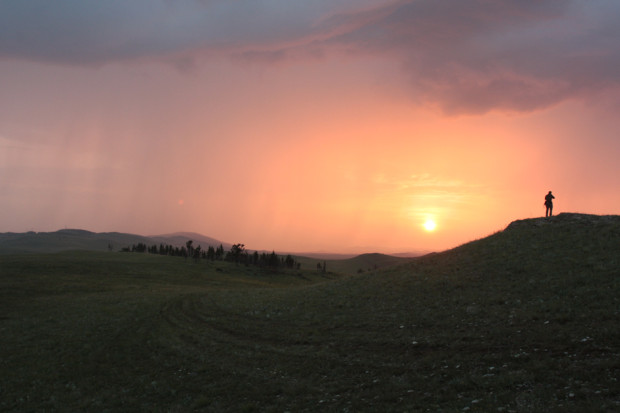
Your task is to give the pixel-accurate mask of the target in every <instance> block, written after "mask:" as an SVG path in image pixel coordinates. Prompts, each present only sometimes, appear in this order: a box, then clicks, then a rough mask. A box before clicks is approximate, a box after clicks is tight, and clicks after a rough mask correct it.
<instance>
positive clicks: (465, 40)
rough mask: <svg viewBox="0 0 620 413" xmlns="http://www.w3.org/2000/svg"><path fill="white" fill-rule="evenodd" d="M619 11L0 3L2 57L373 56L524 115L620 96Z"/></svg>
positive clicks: (458, 5)
mask: <svg viewBox="0 0 620 413" xmlns="http://www.w3.org/2000/svg"><path fill="white" fill-rule="evenodd" d="M618 15H620V3H618V2H616V1H613V0H596V1H584V0H546V1H536V0H518V1H517V0H513V1H506V0H471V1H467V2H464V1H462V0H443V1H436V0H406V1H370V0H369V1H351V0H340V1H327V0H321V1H313V2H291V1H276V0H270V1H261V2H256V1H249V0H247V1H246V0H239V1H223V0H202V1H201V0H179V1H171V0H158V1H153V0H133V1H119V0H110V1H105V2H101V1H95V0H63V1H60V2H49V1H45V0H30V1H20V2H2V3H0V59H8V58H10V59H27V60H36V61H43V62H53V63H57V64H69V65H103V64H106V63H110V62H118V61H132V60H143V59H149V60H151V59H170V58H175V57H176V58H179V59H180V58H181V57H183V58H184V59H187V58H188V57H190V58H194V57H200V58H205V57H207V58H208V56H210V55H212V54H218V55H227V56H230V57H234V58H235V59H243V60H251V61H253V62H258V63H259V64H272V63H273V62H281V61H293V62H294V61H297V59H299V57H300V56H303V57H304V58H305V59H313V58H316V57H317V56H321V57H325V56H328V57H334V56H336V57H342V56H365V57H368V56H370V57H374V56H376V57H378V58H382V59H391V60H393V61H396V62H398V63H399V64H400V65H401V66H402V68H403V71H404V73H405V78H406V80H407V84H406V85H404V86H403V87H407V88H409V89H410V94H411V96H412V99H413V100H414V101H415V102H417V103H421V104H427V105H434V106H438V107H439V108H441V109H442V110H443V111H444V112H446V113H448V114H463V113H465V114H482V113H485V112H488V111H491V110H502V111H517V112H527V111H534V110H538V109H542V108H546V107H549V106H552V105H555V104H558V103H560V102H563V101H566V100H571V99H578V100H583V99H595V98H596V97H597V96H598V95H599V94H600V93H601V92H607V91H609V90H612V91H613V92H614V93H617V92H618V89H620V88H619V85H620V70H618V69H619V68H620V48H618V47H617V39H619V38H620V26H619V25H617V24H616V22H615V18H616V16H618Z"/></svg>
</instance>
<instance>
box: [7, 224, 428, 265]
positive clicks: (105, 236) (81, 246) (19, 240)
mask: <svg viewBox="0 0 620 413" xmlns="http://www.w3.org/2000/svg"><path fill="white" fill-rule="evenodd" d="M190 240H191V241H193V245H194V246H195V247H197V246H199V245H200V246H201V247H203V248H207V247H209V246H213V247H218V246H219V245H220V244H221V245H222V246H223V247H224V249H225V250H227V251H228V250H230V248H231V247H232V244H231V243H228V242H223V241H220V240H218V239H215V238H211V237H207V236H205V235H202V234H198V233H195V232H175V233H172V234H162V235H149V236H143V235H136V234H127V233H122V232H91V231H86V230H83V229H61V230H58V231H54V232H34V231H29V232H20V233H16V232H4V233H0V254H23V253H54V252H61V251H70V250H84V251H120V250H121V249H122V248H124V247H131V246H132V245H137V244H139V243H143V244H146V245H147V246H151V245H159V244H164V245H172V246H175V247H182V246H185V245H186V243H187V241H190ZM266 252H271V251H266ZM276 252H277V253H278V254H283V255H285V254H292V255H296V256H300V255H303V256H305V257H309V258H314V259H327V260H346V259H350V258H353V257H355V256H356V254H336V253H329V252H308V253H299V252H290V251H276ZM427 252H428V251H418V252H412V253H403V254H392V256H395V257H415V256H420V255H423V254H425V253H427Z"/></svg>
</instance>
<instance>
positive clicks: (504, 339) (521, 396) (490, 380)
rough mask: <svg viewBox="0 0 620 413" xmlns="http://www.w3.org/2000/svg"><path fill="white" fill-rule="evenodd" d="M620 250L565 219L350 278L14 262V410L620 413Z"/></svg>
mask: <svg viewBox="0 0 620 413" xmlns="http://www.w3.org/2000/svg"><path fill="white" fill-rule="evenodd" d="M619 248H620V217H617V216H610V217H601V216H592V215H583V214H561V215H559V216H557V217H552V218H548V219H544V218H541V219H528V220H521V221H515V222H514V223H512V224H510V225H509V226H508V227H507V228H506V229H505V230H504V231H501V232H498V233H496V234H493V235H491V236H489V237H486V238H484V239H480V240H477V241H474V242H471V243H468V244H465V245H462V246H460V247H458V248H455V249H452V250H449V251H445V252H442V253H437V254H430V255H427V256H424V257H420V258H416V259H413V260H410V261H407V262H406V263H404V264H402V265H396V266H390V267H389V268H386V269H384V270H379V271H373V272H366V273H364V274H362V275H358V276H353V277H340V278H335V279H330V278H329V277H327V276H326V277H325V278H323V275H322V274H317V273H311V272H306V273H297V272H293V273H288V274H286V273H281V274H278V275H269V274H266V273H261V272H255V270H254V269H251V268H246V267H245V266H235V265H234V264H232V263H231V264H229V265H225V266H224V265H223V266H220V264H218V263H213V264H204V265H203V264H195V263H193V262H191V261H190V262H186V261H185V260H182V259H175V258H174V257H161V256H149V255H147V254H97V255H92V253H90V254H91V255H89V254H82V255H80V254H79V253H74V254H60V255H46V256H40V257H39V259H36V260H33V259H30V258H31V257H28V256H0V264H2V265H0V269H2V270H3V271H4V273H3V277H0V282H1V283H2V285H1V287H2V288H0V291H3V294H4V296H5V299H3V300H0V323H2V324H0V327H1V328H2V332H3V345H2V346H0V360H2V363H0V369H1V370H0V372H2V373H4V374H0V396H1V397H0V410H5V411H15V412H17V411H41V410H50V411H54V410H63V409H64V410H74V411H104V410H106V411H119V412H120V411H153V412H166V411H296V412H297V411H298V412H313V411H316V412H324V411H334V412H335V411H338V412H345V411H350V412H353V411H355V412H365V411H368V412H375V411H381V412H403V411H410V412H426V411H432V412H436V411H444V412H463V411H481V412H519V413H520V412H590V411H597V412H598V411H601V412H615V411H619V410H620V386H619V385H618V379H619V378H620V344H619V343H620V282H619V281H620V262H619V258H620V254H619ZM94 263H96V265H93V264H94ZM271 277H275V278H271ZM312 277H314V278H312ZM229 280H234V282H233V281H229ZM271 280H277V283H276V284H272V283H271ZM289 280H290V282H289ZM318 281H322V282H320V284H314V282H318ZM102 366H103V368H102Z"/></svg>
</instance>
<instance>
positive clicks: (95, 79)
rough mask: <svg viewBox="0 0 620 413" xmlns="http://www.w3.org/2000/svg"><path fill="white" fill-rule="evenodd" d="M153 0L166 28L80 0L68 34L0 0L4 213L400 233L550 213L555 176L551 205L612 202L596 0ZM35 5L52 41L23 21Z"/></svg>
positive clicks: (611, 55) (404, 238) (406, 245)
mask: <svg viewBox="0 0 620 413" xmlns="http://www.w3.org/2000/svg"><path fill="white" fill-rule="evenodd" d="M86 3H88V2H86ZM164 3H166V2H163V3H162V5H161V10H160V7H159V6H158V7H155V10H154V11H149V13H152V14H153V15H152V16H151V17H152V20H157V17H159V18H160V20H161V21H168V22H169V24H168V25H164V26H163V27H164V28H166V27H167V28H168V29H169V31H165V30H164V28H162V26H158V27H157V28H153V27H151V26H149V25H148V24H147V21H146V20H145V19H146V18H145V17H144V16H143V15H142V14H139V13H137V11H139V7H138V6H139V5H140V4H142V5H143V6H144V7H145V8H146V7H147V3H144V2H140V1H137V2H135V3H132V4H133V5H134V6H135V7H133V6H132V10H133V9H134V8H135V10H134V11H136V14H135V15H134V14H132V13H127V15H128V17H127V19H128V21H129V23H131V22H132V19H136V21H135V22H134V23H135V24H134V25H131V24H129V23H127V27H125V26H123V25H122V24H121V27H120V28H117V29H116V30H117V31H120V33H116V31H115V30H112V29H109V30H106V29H105V28H107V27H108V26H107V25H108V24H109V25H112V23H113V20H114V19H113V18H114V17H115V16H117V15H120V14H122V12H123V11H124V10H122V6H119V5H115V6H110V9H109V10H107V11H106V14H103V15H102V14H101V13H99V14H97V13H95V11H98V10H97V7H99V6H97V3H92V4H90V3H89V7H86V6H80V7H77V9H76V8H73V9H71V10H73V11H71V12H68V13H69V15H68V17H67V16H65V17H66V19H67V21H65V22H62V23H63V24H65V25H69V27H71V25H72V24H73V25H74V26H75V27H74V30H76V31H78V32H79V30H80V29H81V26H80V24H81V23H78V22H82V21H83V20H82V19H79V17H83V16H90V17H91V18H96V19H101V21H97V25H96V26H97V27H101V28H102V29H101V33H95V34H94V35H93V34H89V35H87V36H85V38H84V40H82V38H78V39H77V40H75V44H73V43H70V42H69V43H68V40H67V38H66V36H64V35H62V30H61V29H60V27H59V26H60V23H57V22H56V20H54V19H58V16H57V15H55V14H54V13H52V12H51V10H47V9H45V8H42V9H41V10H39V12H38V14H37V15H32V14H29V13H28V12H27V11H24V10H20V6H18V5H6V4H3V5H2V6H0V15H4V16H11V15H13V17H14V19H13V20H11V22H13V23H11V24H12V25H11V26H10V27H8V28H7V27H6V25H5V27H4V28H3V29H0V38H3V39H7V38H8V39H9V40H3V41H0V90H2V96H1V97H0V171H1V172H0V173H1V174H0V210H2V215H1V216H0V232H6V231H13V232H22V231H29V230H34V231H52V230H57V229H60V228H65V227H69V228H82V229H87V230H91V231H96V232H104V231H120V232H131V233H138V234H144V235H155V234H162V233H170V232H176V231H193V232H199V233H202V234H205V235H207V236H211V237H214V238H217V239H220V240H222V241H225V242H231V243H237V242H241V243H244V244H246V246H247V247H248V248H250V249H269V250H271V249H275V250H276V251H286V252H288V251H304V252H311V251H330V252H345V253H361V252H371V251H378V252H386V253H396V252H407V251H419V250H442V249H446V248H451V247H454V246H456V245H459V244H461V243H463V242H467V241H470V240H473V239H476V238H480V237H483V236H486V235H489V234H491V233H493V232H495V231H497V230H501V229H503V228H504V227H505V226H506V225H507V224H508V223H509V222H511V221H512V220H515V219H522V218H527V217H534V216H540V215H543V214H544V207H543V205H542V203H543V198H544V195H545V194H546V192H547V191H548V190H553V192H554V194H555V195H556V203H555V205H556V206H555V212H556V213H559V212H584V213H595V214H617V213H618V212H619V211H620V193H619V191H618V183H617V177H618V176H620V166H618V165H619V163H618V161H617V159H618V155H619V154H620V140H619V139H618V138H617V131H618V130H620V128H619V126H620V121H619V120H618V117H617V115H616V113H617V111H618V108H619V104H618V103H619V102H620V99H619V96H620V95H619V93H620V88H619V87H618V86H619V78H618V73H619V72H618V71H617V70H613V69H614V68H617V65H615V63H617V62H620V56H619V55H620V54H619V53H618V50H617V47H616V46H613V44H615V43H612V42H610V41H609V38H610V37H613V33H614V32H610V30H617V29H612V28H611V27H612V26H611V25H610V24H609V25H608V23H609V22H607V19H606V17H605V16H606V14H605V13H602V12H601V13H594V12H590V11H589V10H587V9H582V8H580V7H579V5H580V4H581V3H579V2H576V1H575V2H570V1H568V2H566V4H565V6H564V7H560V6H558V5H557V2H540V4H537V5H528V6H522V7H523V8H524V9H523V10H519V13H520V14H519V13H516V12H515V10H512V9H511V8H515V7H520V6H515V5H510V6H508V5H504V4H503V3H504V2H497V3H494V2H480V3H478V2H475V4H474V5H473V6H472V7H470V8H468V9H467V10H465V9H461V8H460V7H459V6H457V4H458V3H454V5H455V7H453V8H452V9H451V10H452V11H451V13H452V14H450V13H446V10H442V9H441V8H440V7H439V6H437V5H436V3H432V2H429V1H417V2H413V1H395V2H393V1H377V2H373V1H364V2H359V3H356V2H353V1H337V2H333V3H330V2H327V1H325V2H322V1H321V2H317V5H316V7H314V8H312V9H311V10H310V9H305V8H304V7H306V6H304V7H302V6H299V7H297V8H296V7H294V6H292V5H290V4H288V5H287V6H286V7H285V6H282V5H280V6H281V7H283V8H284V9H283V10H284V11H282V13H283V14H286V19H282V21H280V20H277V19H276V17H272V14H271V13H272V12H273V10H271V9H269V8H268V7H267V6H265V9H261V10H254V11H253V13H258V16H259V17H260V16H263V15H262V14H261V13H264V18H265V23H260V24H259V23H258V22H259V21H261V22H262V20H252V21H253V22H255V25H254V26H253V25H250V26H249V28H246V27H248V26H247V25H244V22H246V21H248V20H247V19H250V18H252V13H249V12H248V10H247V8H245V9H244V8H243V7H242V6H246V7H249V4H250V3H247V2H245V1H240V2H236V3H234V4H235V5H236V6H235V5H231V3H225V2H219V1H213V2H211V3H209V2H205V3H199V2H189V1H187V2H184V1H181V2H179V3H175V5H170V4H167V5H165V6H164V5H163V4H164ZM448 3H449V2H448ZM61 4H63V3H62V2H61ZM69 4H72V2H70V1H68V2H67V7H68V5H69ZM115 4H116V3H115ZM149 4H150V3H149ZM157 4H158V5H159V3H158V2H157ZM603 6H604V7H609V8H610V9H613V10H615V11H617V10H616V9H617V6H616V5H615V4H612V3H609V2H602V3H601V7H603ZM119 7H121V9H118V8H119ZM235 7H237V8H235ZM274 7H275V6H274ZM307 7H309V6H307ZM528 8H532V10H530V9H528ZM3 9H4V10H3ZM158 10H159V11H158ZM159 12H161V13H162V14H161V15H157V13H159ZM285 12H286V13H285ZM70 13H74V14H75V15H71V14H70ZM89 13H92V16H91V15H90V14H89ZM201 13H204V14H201ZM616 15H617V14H616ZM93 16H96V17H93ZM192 16H193V17H192ZM214 16H215V17H214ZM218 16H224V17H225V18H226V19H229V20H227V21H230V25H231V26H232V27H228V26H227V25H223V24H218V23H217V21H218V19H217V17H218ZM489 16H491V17H489ZM106 18H109V19H110V22H106V21H105V19H106ZM7 19H8V17H7ZM269 19H276V21H274V22H271V21H270V20H269ZM152 20H148V21H152ZM203 20H204V22H205V24H204V25H201V24H199V23H200V22H201V21H203ZM495 20H496V21H495ZM15 21H17V23H15ZM157 21H159V20H157ZM576 21H577V22H578V23H580V24H577V25H575V22H576ZM184 22H187V24H182V23H184ZM480 22H484V23H485V24H483V25H482V26H481V25H480V24H479V23H480ZM0 23H1V22H0ZM19 23H22V24H23V27H22V28H20V27H19V26H20V24H19ZM35 23H37V24H38V25H39V26H37V27H43V29H42V30H44V31H47V32H46V33H41V35H42V36H43V35H44V37H45V38H46V39H48V41H47V43H45V44H43V43H41V44H39V43H37V41H35V40H27V39H26V40H24V38H22V37H19V36H17V34H18V33H20V30H24V28H28V27H29V25H34V24H35ZM207 23H210V24H211V25H209V24H207ZM141 24H142V25H143V26H141ZM0 26H2V25H0ZM426 26H428V27H426ZM33 27H34V26H33ZM203 27H212V29H209V30H207V31H204V30H206V29H204V28H203ZM411 27H415V29H412V28H411ZM425 27H426V28H425ZM481 27H482V28H481ZM613 27H615V26H613ZM130 28H132V29H131V30H130ZM235 28H236V30H234V29H235ZM244 28H245V29H244ZM526 28H527V30H526ZM593 28H596V29H597V30H593ZM173 29H174V30H173ZM84 30H85V33H86V28H84ZM244 30H246V31H247V33H245V32H244ZM3 31H4V32H3ZM88 33H92V32H88ZM576 40H580V41H576ZM41 42H42V40H41ZM149 42H152V44H151V43H149ZM69 46H71V47H69ZM552 51H553V53H551V52H552ZM567 62H570V63H571V64H570V65H567ZM429 218H431V219H433V220H435V222H436V223H437V227H436V229H435V231H432V232H428V231H425V230H424V228H423V223H424V222H425V221H426V220H427V219H429Z"/></svg>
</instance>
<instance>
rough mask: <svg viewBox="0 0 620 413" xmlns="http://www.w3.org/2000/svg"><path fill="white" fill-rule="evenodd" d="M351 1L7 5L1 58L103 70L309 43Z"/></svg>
mask: <svg viewBox="0 0 620 413" xmlns="http://www.w3.org/2000/svg"><path fill="white" fill-rule="evenodd" d="M351 1H352V0H332V1H329V0H317V1H313V2H290V1H274V0H271V1H264V2H263V1H261V2H257V1H255V0H235V1H229V0H129V1H128V0H106V1H100V0H59V1H48V0H24V1H3V2H0V59H1V58H4V59H7V58H12V59H28V60H35V61H43V62H53V63H59V64H94V65H97V64H105V63H108V62H114V61H120V60H132V59H141V58H162V57H163V58H165V59H169V58H170V56H175V55H183V56H186V55H187V54H192V53H200V52H211V53H213V52H224V53H230V52H235V53H237V52H239V51H243V50H244V49H245V48H248V47H269V46H270V45H273V44H276V45H278V46H279V47H281V45H282V43H283V42H286V41H289V40H290V39H299V38H304V36H305V35H306V34H307V33H308V32H310V31H312V30H311V29H310V26H311V25H312V24H313V23H314V22H315V21H316V20H318V19H320V17H321V16H322V14H323V13H324V12H325V10H327V12H329V10H338V9H339V8H343V7H344V6H346V4H347V3H349V2H351ZM332 3H333V4H332Z"/></svg>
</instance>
